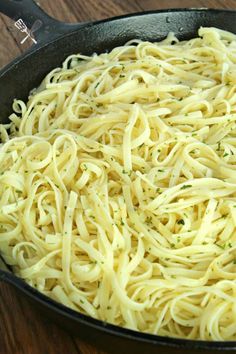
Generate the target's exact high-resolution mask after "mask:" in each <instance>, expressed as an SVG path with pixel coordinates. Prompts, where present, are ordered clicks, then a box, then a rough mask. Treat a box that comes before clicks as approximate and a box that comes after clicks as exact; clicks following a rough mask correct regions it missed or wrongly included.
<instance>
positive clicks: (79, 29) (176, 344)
mask: <svg viewBox="0 0 236 354" xmlns="http://www.w3.org/2000/svg"><path fill="white" fill-rule="evenodd" d="M55 6H56V1H55ZM0 12H3V13H4V14H6V15H8V16H9V17H11V18H12V19H14V20H18V19H19V18H21V19H23V21H24V22H25V24H26V25H27V26H28V28H31V27H32V26H33V24H34V22H35V21H36V20H41V23H42V26H41V28H40V29H38V31H37V32H35V38H36V40H37V44H36V45H34V46H33V47H31V48H30V50H29V51H28V52H26V53H25V54H24V55H22V56H21V57H19V58H17V59H15V60H14V61H13V62H12V63H10V64H9V65H8V66H7V67H5V68H4V69H3V70H1V71H0V122H2V123H3V122H7V117H8V114H9V113H10V111H11V104H12V101H13V99H14V98H15V97H17V98H21V99H26V98H27V95H28V93H29V91H30V90H31V89H32V88H34V87H37V86H38V85H39V83H40V81H41V80H42V79H43V77H44V76H45V75H46V74H47V73H48V72H49V71H50V70H51V69H53V68H55V67H57V66H58V65H60V64H61V62H62V61H63V60H64V59H65V58H66V57H67V56H68V55H70V54H72V53H78V52H80V53H83V54H89V55H90V54H92V53H94V52H97V53H100V52H104V51H106V50H111V49H112V48H114V47H116V46H119V45H123V44H124V43H125V42H127V41H128V40H130V39H133V38H140V39H145V40H150V41H158V40H160V39H163V38H164V37H165V36H166V35H167V33H168V32H169V31H173V32H175V33H176V34H177V36H178V38H180V39H190V38H192V37H194V36H196V34H197V29H198V28H199V27H200V26H207V27H209V26H215V27H219V28H222V29H224V30H228V31H232V32H235V33H236V11H226V10H209V9H181V10H175V9H173V10H164V11H154V12H148V13H139V14H134V15H129V16H122V17H116V18H112V19H108V20H103V21H98V22H90V23H82V24H73V25H72V24H66V23H61V22H58V21H56V20H54V19H52V18H51V17H49V16H47V15H46V14H45V13H44V12H43V11H42V10H41V9H40V8H39V7H38V6H37V5H36V4H35V3H34V2H33V1H32V0H0ZM0 50H1V44H0ZM0 280H2V281H5V282H7V283H9V284H11V285H13V286H14V287H16V289H18V291H19V294H20V295H22V296H24V297H25V298H27V299H28V300H29V301H31V302H32V304H33V305H34V306H35V307H37V308H38V309H39V310H40V311H41V313H43V314H45V316H47V317H49V318H51V319H53V320H54V322H56V323H58V324H59V325H60V326H63V327H64V328H65V329H67V330H68V331H70V332H71V333H73V334H76V335H79V336H80V337H81V338H82V339H84V340H86V341H89V342H90V343H92V344H94V345H96V346H98V347H100V348H102V349H104V350H105V351H107V352H112V353H118V354H123V353H129V354H131V353H137V354H139V353H147V354H151V353H160V354H164V353H172V354H173V353H181V354H185V353H189V352H190V351H191V353H207V354H208V353H216V352H218V351H221V352H222V353H228V352H231V353H233V352H234V353H235V352H236V342H207V341H192V340H184V339H173V338H166V337H160V336H154V335H150V334H144V333H139V332H135V331H132V330H128V329H124V328H120V327H117V326H113V325H110V324H107V323H104V322H102V321H99V320H95V319H93V318H90V317H87V316H84V315H82V314H79V313H76V312H74V311H73V310H70V309H68V308H66V307H64V306H63V305H60V304H58V303H56V302H54V301H53V300H50V299H49V298H47V297H46V296H44V295H42V294H40V293H39V292H38V291H37V290H35V289H33V288H31V287H30V286H29V285H27V284H26V283H25V282H24V281H23V280H21V279H19V278H17V277H16V276H15V275H14V274H13V273H12V272H11V270H10V269H9V268H8V267H7V266H6V264H4V262H3V261H1V259H0ZM235 301H236V300H235Z"/></svg>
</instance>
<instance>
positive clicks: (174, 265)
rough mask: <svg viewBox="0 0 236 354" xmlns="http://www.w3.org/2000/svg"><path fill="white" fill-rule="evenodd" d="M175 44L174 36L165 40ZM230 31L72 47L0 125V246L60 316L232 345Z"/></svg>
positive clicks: (234, 179)
mask: <svg viewBox="0 0 236 354" xmlns="http://www.w3.org/2000/svg"><path fill="white" fill-rule="evenodd" d="M172 42H173V43H174V44H173V43H172ZM235 55H236V36H235V35H234V34H232V33H229V32H225V31H222V30H219V29H216V28H200V29H199V37H198V38H194V39H191V40H189V41H181V42H179V41H178V39H177V38H176V37H175V36H174V34H173V33H170V34H169V35H168V37H167V38H166V39H165V40H164V41H162V42H159V43H150V42H145V41H141V40H133V41H130V42H129V43H127V44H126V45H124V46H121V47H117V48H115V49H113V50H112V51H111V52H110V53H103V54H100V55H96V54H94V55H93V56H91V57H89V56H83V55H80V54H77V55H71V56H70V57H68V58H67V59H66V60H65V62H64V63H63V65H62V67H61V68H56V69H55V70H53V71H51V72H50V73H49V74H48V75H47V76H46V78H45V79H44V80H43V82H42V83H41V85H40V86H39V87H38V88H37V89H34V90H33V91H32V92H31V94H30V97H29V99H28V101H27V102H26V103H25V102H23V101H21V100H18V99H16V100H15V101H14V103H13V113H12V114H11V115H10V120H11V123H10V124H7V125H1V126H0V136H1V144H0V196H1V197H0V251H1V254H2V256H3V257H4V259H5V260H6V262H7V263H8V264H10V265H11V266H12V267H13V270H14V272H15V273H16V274H17V275H18V276H20V277H22V278H23V279H25V281H26V282H28V283H29V284H30V285H31V286H33V287H35V288H37V289H38V290H39V291H41V292H42V293H44V294H46V295H47V296H49V297H51V298H53V299H55V300H56V301H59V302H61V303H62V304H64V305H65V306H69V307H70V308H72V309H73V310H76V311H79V312H82V313H85V314H88V315H89V316H92V317H95V318H98V319H101V320H103V321H107V322H110V323H113V324H116V325H118V326H123V327H127V328H132V329H134V330H138V331H142V332H147V333H153V334H159V335H162V336H171V337H178V338H189V339H202V340H236V325H235V321H236V303H235V296H236V230H235V228H236V174H235V173H236V124H235V121H236V66H235V65H236V59H235V58H236V56H235Z"/></svg>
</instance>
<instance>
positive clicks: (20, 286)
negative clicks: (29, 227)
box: [0, 7, 236, 352]
mask: <svg viewBox="0 0 236 354" xmlns="http://www.w3.org/2000/svg"><path fill="white" fill-rule="evenodd" d="M174 12H175V13H186V12H190V13H191V12H202V13H212V14H214V13H225V14H227V13H234V14H235V16H236V9H224V8H222V9H220V8H207V7H200V8H169V9H160V10H151V11H143V12H135V13H131V14H126V15H120V16H115V17H110V18H106V19H102V20H98V21H91V22H86V23H75V24H69V26H68V27H67V32H65V33H64V34H60V35H59V36H58V37H57V38H52V39H49V40H47V41H46V42H45V43H41V44H39V45H35V46H32V47H30V48H29V50H28V51H26V52H25V53H23V54H21V55H20V56H18V57H16V58H15V59H14V60H13V61H11V62H10V63H9V64H7V65H6V66H4V67H3V68H2V69H1V70H0V85H1V78H2V77H3V76H4V75H5V74H6V73H8V72H9V71H10V70H11V69H13V68H14V67H16V66H17V65H18V64H20V63H21V62H22V61H24V59H26V58H28V57H29V56H31V55H33V54H35V53H36V52H38V51H40V50H41V49H43V48H46V47H47V46H49V45H51V44H52V43H55V44H57V42H58V41H60V40H61V39H64V38H66V37H69V36H71V35H73V34H75V33H77V32H79V31H81V30H82V31H83V29H85V28H88V27H92V26H97V25H102V24H103V23H107V22H113V21H117V20H122V19H128V18H133V17H143V16H147V15H155V14H159V13H163V14H168V13H174ZM58 24H60V22H58ZM61 24H63V23H61ZM59 26H60V25H59ZM0 257H1V254H0ZM1 258H2V257H1ZM3 262H4V264H6V263H5V261H4V260H3ZM7 267H8V269H9V266H8V265H7ZM1 280H2V281H5V282H7V283H9V284H10V285H12V286H14V287H15V288H16V289H17V290H20V291H21V292H22V293H24V295H26V296H28V297H29V298H30V299H32V300H34V301H36V302H37V303H38V304H40V305H42V306H44V307H45V309H46V308H49V309H50V310H51V311H53V312H54V313H57V314H58V315H62V316H65V317H66V318H67V319H69V320H74V321H75V322H79V323H80V324H81V325H86V326H88V327H90V328H94V329H96V330H98V331H101V332H105V333H106V334H109V335H112V336H116V337H119V338H125V339H128V340H133V341H137V342H142V343H144V344H145V343H146V344H149V345H153V346H162V347H168V346H169V347H171V348H172V349H174V348H176V349H187V350H188V349H196V350H216V351H221V350H226V351H229V352H231V351H232V350H236V340H235V341H207V340H206V341H205V340H192V339H185V338H183V339H182V338H174V337H167V336H160V335H156V334H150V333H145V332H140V331H135V330H132V329H128V328H124V327H121V326H117V325H113V324H110V323H108V322H104V321H102V320H98V319H95V318H92V317H90V316H87V315H84V314H82V313H80V312H77V311H75V310H72V309H70V308H69V307H66V306H64V305H63V304H61V303H59V302H56V301H54V300H53V299H51V298H50V297H48V296H46V295H44V294H43V293H41V292H39V291H38V290H37V289H35V288H33V287H32V286H30V285H29V284H27V283H26V282H25V281H24V280H23V279H22V278H19V277H18V276H16V275H15V274H14V273H13V272H12V271H11V270H9V271H5V270H1V269H0V281H1Z"/></svg>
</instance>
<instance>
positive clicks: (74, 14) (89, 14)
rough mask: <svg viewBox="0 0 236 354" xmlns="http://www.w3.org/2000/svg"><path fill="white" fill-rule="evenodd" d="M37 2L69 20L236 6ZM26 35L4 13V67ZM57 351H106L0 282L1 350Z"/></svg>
mask: <svg viewBox="0 0 236 354" xmlns="http://www.w3.org/2000/svg"><path fill="white" fill-rule="evenodd" d="M0 1H1V0H0ZM37 2H38V3H39V4H40V6H41V7H42V8H43V9H44V10H46V11H47V12H48V14H50V15H51V16H53V17H55V18H57V19H59V20H62V21H67V22H76V21H88V20H95V19H102V18H106V17H110V16H117V15H122V14H125V13H131V12H137V11H145V10H154V9H160V8H171V7H211V8H234V9H236V0H38V1H37ZM22 38H24V35H23V34H22V33H21V32H19V31H17V30H15V29H14V26H13V22H12V21H11V20H9V19H8V18H7V17H6V16H4V15H0V68H1V67H2V66H4V65H6V64H7V63H8V62H10V61H11V60H12V59H14V58H15V57H16V56H18V55H19V54H20V53H22V52H23V51H24V50H25V49H26V47H27V44H24V45H21V44H20V41H21V39H22ZM0 102H1V98H0ZM54 353H55V354H65V353H68V354H75V353H80V354H102V352H101V351H98V350H97V349H96V348H93V347H92V346H91V345H88V344H85V343H83V342H81V341H80V340H79V339H78V338H76V337H72V336H70V335H69V334H67V333H66V332H64V331H63V330H62V329H60V328H59V327H57V326H56V325H54V324H52V323H50V322H49V321H47V319H45V318H43V317H42V316H41V315H40V314H39V313H37V312H36V311H35V310H34V309H33V308H32V307H31V306H30V304H28V303H27V301H25V300H24V301H23V300H20V299H19V298H18V297H17V295H16V292H15V290H14V289H13V288H12V287H10V286H8V285H6V284H3V283H2V284H1V283H0V354H54ZM121 354H123V353H121ZM124 354H126V353H124ZM127 354H128V353H127Z"/></svg>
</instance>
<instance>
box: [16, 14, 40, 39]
mask: <svg viewBox="0 0 236 354" xmlns="http://www.w3.org/2000/svg"><path fill="white" fill-rule="evenodd" d="M14 25H15V27H16V28H17V29H18V30H20V31H21V32H22V33H25V34H26V36H25V38H23V39H22V41H21V42H20V43H21V44H23V43H25V41H26V40H27V39H28V38H30V39H31V40H32V41H33V42H34V43H35V44H36V43H37V41H36V40H35V39H34V37H33V33H34V32H36V31H37V30H38V29H39V28H40V27H41V26H42V21H41V20H36V21H35V22H34V23H33V26H32V28H31V29H30V30H29V29H28V27H27V26H26V24H25V23H24V21H23V20H22V19H21V18H19V20H17V21H16V22H15V23H14Z"/></svg>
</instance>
